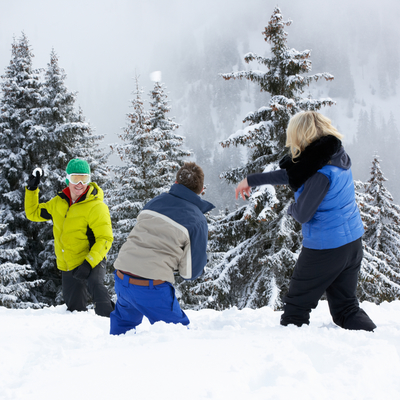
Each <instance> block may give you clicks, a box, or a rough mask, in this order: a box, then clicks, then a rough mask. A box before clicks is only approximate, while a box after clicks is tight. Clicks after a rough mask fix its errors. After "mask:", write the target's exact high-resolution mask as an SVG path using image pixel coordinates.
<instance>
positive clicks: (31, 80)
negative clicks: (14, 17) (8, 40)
mask: <svg viewBox="0 0 400 400" xmlns="http://www.w3.org/2000/svg"><path fill="white" fill-rule="evenodd" d="M32 57H33V54H32V52H31V49H30V45H29V41H28V38H27V36H26V35H25V34H24V33H22V36H21V38H19V39H18V40H16V39H14V41H13V43H12V51H11V61H10V64H9V65H8V67H7V68H6V72H5V74H4V75H2V82H1V98H0V193H1V194H2V195H1V196H0V211H1V214H0V223H1V224H6V225H7V230H8V232H9V234H10V235H17V237H18V247H20V248H22V249H20V251H19V252H18V254H19V257H20V260H19V261H20V263H21V265H31V266H32V274H30V276H28V275H27V276H26V280H33V281H35V280H36V279H37V276H36V273H35V271H37V270H38V269H39V266H38V259H37V255H38V253H39V252H40V251H43V249H44V243H43V242H42V241H41V240H37V238H38V237H40V236H39V227H38V226H35V224H33V223H31V222H30V221H28V220H27V219H26V217H25V213H24V194H25V185H26V180H27V177H28V175H29V174H30V173H31V172H32V170H33V168H34V167H35V166H36V165H37V163H38V161H39V157H40V154H41V150H42V146H43V139H44V133H43V131H42V129H41V128H40V127H39V126H38V125H37V121H36V120H35V116H36V115H37V111H38V110H39V109H40V100H41V93H40V91H41V82H40V74H39V71H37V70H34V69H33V68H32ZM35 286H36V285H31V286H30V287H29V286H26V288H28V289H29V291H30V294H31V296H32V300H31V301H32V302H34V301H35V300H34V298H35V296H34V294H33V290H34V288H35ZM26 298H29V296H28V295H26Z"/></svg>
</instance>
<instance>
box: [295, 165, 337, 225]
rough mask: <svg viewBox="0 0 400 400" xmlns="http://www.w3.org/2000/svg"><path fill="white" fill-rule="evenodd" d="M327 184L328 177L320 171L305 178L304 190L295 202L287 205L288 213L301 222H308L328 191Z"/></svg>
mask: <svg viewBox="0 0 400 400" xmlns="http://www.w3.org/2000/svg"><path fill="white" fill-rule="evenodd" d="M329 186H330V182H329V179H328V178H327V177H326V176H325V175H324V174H321V173H320V172H317V173H316V174H314V175H313V176H312V177H311V178H309V179H307V181H306V183H305V184H304V190H303V192H302V193H301V194H300V196H299V197H298V199H297V201H296V203H293V204H291V205H290V206H289V208H288V211H287V212H288V214H289V215H291V216H292V217H293V218H294V219H295V220H296V221H298V222H300V223H301V224H304V223H305V222H308V221H309V220H310V219H311V218H312V217H313V215H314V214H315V212H316V211H317V209H318V207H319V205H320V204H321V201H322V200H323V199H324V197H325V196H326V194H327V193H328V190H329Z"/></svg>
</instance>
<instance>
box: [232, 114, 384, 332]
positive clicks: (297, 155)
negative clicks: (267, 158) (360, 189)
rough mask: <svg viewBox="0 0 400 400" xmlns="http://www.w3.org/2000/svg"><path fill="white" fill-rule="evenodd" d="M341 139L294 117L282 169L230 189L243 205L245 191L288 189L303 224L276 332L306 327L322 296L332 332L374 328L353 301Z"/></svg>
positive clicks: (355, 229) (356, 239)
mask: <svg viewBox="0 0 400 400" xmlns="http://www.w3.org/2000/svg"><path fill="white" fill-rule="evenodd" d="M341 139H342V135H341V134H340V133H339V132H338V131H337V130H336V129H335V128H334V127H333V126H332V124H331V121H330V120H329V119H328V118H326V117H325V116H323V115H322V114H320V113H317V112H315V111H305V112H300V113H298V114H296V115H294V116H293V117H292V118H291V119H290V121H289V125H288V128H287V140H286V146H287V147H289V150H290V154H288V155H286V156H285V157H284V158H283V159H282V160H281V161H280V162H279V166H280V168H281V169H279V170H276V171H271V172H267V173H261V174H253V175H249V176H247V178H245V179H243V180H242V181H241V182H240V183H239V185H238V186H237V188H236V198H237V197H238V195H239V194H240V195H241V196H242V198H243V199H245V196H244V194H247V195H248V196H249V195H250V192H251V187H254V186H260V185H267V184H270V185H289V186H290V187H291V189H292V190H293V191H294V192H295V202H294V203H293V204H291V205H290V206H289V208H288V214H289V215H291V216H292V217H293V218H294V219H296V220H297V221H298V222H300V223H301V224H302V233H303V247H302V250H301V253H300V255H299V258H298V260H297V263H296V266H295V269H294V272H293V276H292V278H291V281H290V285H289V291H288V293H287V294H286V296H284V298H283V301H284V308H283V309H284V312H283V314H282V316H281V325H289V324H294V325H297V326H301V325H303V324H309V320H310V312H311V309H314V308H315V307H316V306H317V304H318V301H319V300H320V298H321V296H322V295H323V294H324V293H325V292H326V296H327V300H328V304H329V309H330V313H331V315H332V318H333V321H334V322H335V323H336V324H337V325H339V326H340V327H342V328H345V329H353V330H366V331H373V330H374V329H375V328H376V325H375V324H374V323H373V322H372V321H371V319H370V318H369V317H368V315H367V314H366V313H365V312H364V311H363V310H362V309H361V308H360V307H359V303H358V300H357V296H356V289H357V280H358V273H359V270H360V266H361V261H362V258H363V250H362V243H361V236H362V235H363V233H364V228H363V224H362V221H361V217H360V213H359V210H358V207H357V204H356V201H355V194H354V184H353V177H352V173H351V169H350V167H351V160H350V157H349V156H348V154H347V153H346V152H345V150H344V148H343V146H342V142H341Z"/></svg>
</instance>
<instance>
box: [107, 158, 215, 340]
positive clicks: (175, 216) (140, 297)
mask: <svg viewBox="0 0 400 400" xmlns="http://www.w3.org/2000/svg"><path fill="white" fill-rule="evenodd" d="M203 182H204V173H203V170H202V169H201V168H200V167H199V166H198V165H196V164H195V163H193V162H190V163H185V164H184V165H183V167H181V168H180V170H179V171H178V172H177V174H176V183H175V184H174V185H172V187H171V189H170V190H169V192H168V193H162V194H161V195H159V196H157V197H155V198H154V199H153V200H150V201H149V202H148V203H147V204H146V205H145V206H144V208H143V210H142V211H141V212H140V214H139V216H138V218H137V222H136V225H135V227H134V228H133V230H132V231H131V233H130V234H129V236H128V239H127V240H126V242H125V243H124V244H123V245H122V247H121V250H120V252H119V254H118V258H117V259H116V261H115V263H114V267H115V269H116V271H115V293H116V294H117V304H116V305H115V310H114V311H113V312H112V313H111V316H110V323H111V329H110V333H111V334H113V335H119V334H122V333H125V332H127V331H128V330H130V329H135V328H136V326H138V325H139V324H140V323H141V322H142V319H143V316H145V317H147V318H148V319H149V321H150V323H152V324H153V323H155V322H157V321H164V322H167V323H175V324H178V323H181V324H183V325H188V324H189V319H188V317H187V316H186V314H185V313H184V312H183V311H182V309H181V307H180V305H179V303H178V300H177V298H176V296H175V289H174V287H173V283H174V282H175V274H180V275H181V276H182V278H184V279H189V280H193V279H196V278H197V277H199V276H200V275H201V274H202V273H203V270H204V266H205V265H206V263H207V252H206V250H207V240H208V226H207V220H206V218H205V216H204V215H203V214H204V213H206V212H208V211H210V210H212V209H213V208H214V206H213V205H212V204H211V203H209V202H207V201H204V200H202V199H201V198H200V197H199V196H198V195H199V194H200V193H201V192H202V191H203Z"/></svg>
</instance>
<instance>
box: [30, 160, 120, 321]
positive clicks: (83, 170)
mask: <svg viewBox="0 0 400 400" xmlns="http://www.w3.org/2000/svg"><path fill="white" fill-rule="evenodd" d="M66 172H67V178H66V183H67V185H68V186H67V187H66V188H65V189H64V190H63V191H62V192H59V193H58V194H57V196H55V197H53V198H52V199H51V200H50V201H48V202H46V203H39V189H38V186H39V183H40V177H41V170H40V169H39V168H37V169H35V170H34V171H33V173H32V174H31V175H30V177H29V180H28V184H27V187H26V189H25V213H26V216H27V218H28V219H29V220H31V221H36V222H40V221H48V220H52V221H53V235H54V248H55V253H56V257H57V267H58V269H60V270H61V275H62V292H63V297H64V301H65V303H66V305H67V308H68V310H69V311H86V307H87V301H88V294H90V296H91V297H92V300H93V303H94V306H95V308H94V309H95V312H96V314H98V315H101V316H106V317H109V316H110V313H111V311H113V309H114V303H113V302H112V301H111V299H110V295H109V294H108V291H107V288H106V287H105V285H104V282H103V281H104V277H105V257H106V254H107V252H108V251H109V250H110V247H111V244H112V242H113V234H112V227H111V219H110V212H109V210H108V207H107V205H106V204H105V203H104V202H103V197H104V196H103V190H102V189H101V188H100V187H99V186H98V185H97V184H96V183H94V182H90V166H89V164H88V163H87V162H86V161H85V160H81V159H78V158H76V159H73V160H71V161H70V162H69V163H68V166H67V170H66Z"/></svg>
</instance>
